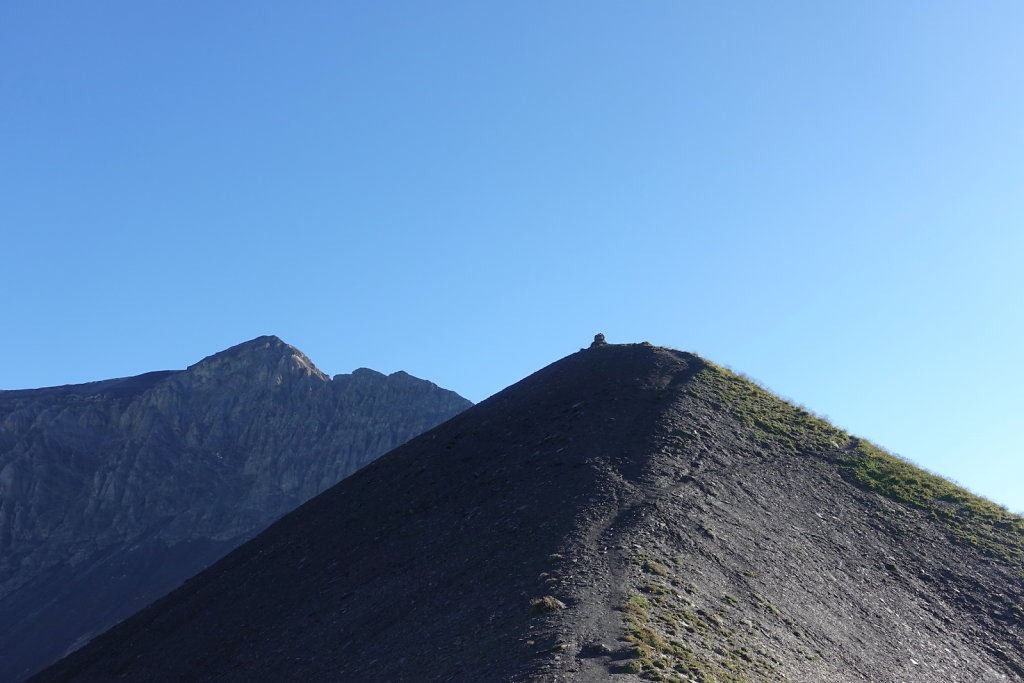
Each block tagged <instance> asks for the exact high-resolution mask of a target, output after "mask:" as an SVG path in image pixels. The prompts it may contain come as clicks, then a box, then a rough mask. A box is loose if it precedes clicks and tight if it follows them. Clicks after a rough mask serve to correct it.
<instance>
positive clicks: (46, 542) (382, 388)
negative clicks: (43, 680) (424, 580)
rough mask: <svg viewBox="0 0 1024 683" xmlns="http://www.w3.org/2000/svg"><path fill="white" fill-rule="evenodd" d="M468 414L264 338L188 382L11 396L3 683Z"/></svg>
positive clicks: (1, 498)
mask: <svg viewBox="0 0 1024 683" xmlns="http://www.w3.org/2000/svg"><path fill="white" fill-rule="evenodd" d="M469 405H471V404H470V402H469V401H466V400H465V399H463V398H461V397H460V396H458V395H457V394H455V393H453V392H450V391H446V390H444V389H440V388H438V387H437V386H435V385H434V384H432V383H430V382H426V381H423V380H419V379H415V378H413V377H411V376H409V375H407V374H405V373H403V372H398V373H395V374H393V375H390V376H385V375H382V374H380V373H377V372H374V371H372V370H366V369H361V370H357V371H355V372H354V373H352V374H351V375H337V376H335V377H334V378H333V379H331V378H328V377H327V376H326V375H324V374H323V373H322V372H320V371H319V370H318V369H316V367H315V366H314V365H313V364H312V363H311V362H310V361H309V359H308V358H306V357H305V356H304V355H303V354H302V353H301V352H299V351H298V350H297V349H295V348H294V347H291V346H289V345H288V344H285V343H284V342H282V341H281V340H280V339H278V338H276V337H260V338H258V339H254V340H252V341H249V342H246V343H244V344H240V345H238V346H235V347H232V348H230V349H228V350H226V351H223V352H221V353H218V354H215V355H213V356H210V357H209V358H206V359H204V360H203V361H201V362H199V363H197V364H195V365H193V366H191V367H189V368H188V369H187V370H182V371H168V372H151V373H147V374H145V375H139V376H138V377H129V378H122V379H114V380H107V381H102V382H92V383H89V384H80V385H71V386H63V387H50V388H45V389H33V390H25V391H4V392H0V681H18V680H21V679H23V678H24V677H26V676H28V675H29V674H31V673H34V672H35V671H38V670H39V669H41V668H42V667H44V666H46V665H48V664H50V663H52V662H54V661H56V660H57V659H58V658H60V657H61V656H63V655H64V654H66V653H67V652H68V651H69V649H73V648H75V647H77V646H79V645H81V644H82V643H84V642H86V641H87V640H88V639H89V638H91V637H93V636H95V635H97V634H98V633H100V632H102V631H104V630H105V629H107V628H109V627H110V626H112V625H113V624H115V623H117V622H118V621H120V620H121V619H124V618H125V617H127V616H129V615H131V614H133V613H134V612H136V611H138V610H139V609H141V608H142V607H144V606H146V605H147V604H149V603H150V602H152V601H153V600H155V599H156V598H158V597H160V596H161V595H163V594H164V593H166V592H167V591H169V590H171V589H173V588H175V587H177V586H179V585H180V584H181V582H182V581H184V580H185V579H187V578H188V577H190V576H192V575H194V574H195V573H196V572H198V571H200V570H201V569H203V568H204V567H206V566H208V565H209V564H210V563H212V562H213V561H215V560H217V559H218V558H220V557H222V556H223V555H224V554H226V553H227V552H228V551H230V550H231V549H233V548H235V547H237V546H238V545H239V544H240V543H242V542H243V541H245V540H247V539H249V538H250V537H252V536H253V535H254V534H255V533H257V532H258V531H260V530H262V529H263V528H265V527H266V526H267V525H268V524H269V523H271V522H272V521H274V520H275V519H277V518H278V517H280V516H281V515H283V514H284V513H286V512H289V511H290V510H293V509H294V508H295V507H297V506H298V505H300V504H301V503H303V502H304V501H306V500H308V499H309V498H311V497H313V496H314V495H316V494H317V493H320V492H321V491H323V490H324V489H325V488H327V487H328V486H331V485H333V484H335V483H336V482H337V481H339V480H340V479H342V478H343V477H345V476H347V475H348V474H351V473H352V472H353V471H355V470H356V469H358V468H359V467H361V466H363V465H365V464H366V463H368V462H370V461H371V460H373V459H374V458H376V457H377V456H379V455H381V454H382V453H385V452H386V451H388V450H390V449H392V448H394V447H395V446H397V445H399V444H401V443H403V442H404V441H406V440H408V439H409V438H411V437H413V436H416V435H417V434H419V433H421V432H423V431H424V430H426V429H428V428H430V427H433V426H435V425H436V424H438V423H440V422H443V421H444V420H446V419H448V418H449V417H451V416H453V415H455V414H456V413H458V412H459V411H461V410H464V409H465V408H466V407H468V406H469Z"/></svg>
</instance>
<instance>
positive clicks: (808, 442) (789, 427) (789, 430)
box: [698, 361, 850, 453]
mask: <svg viewBox="0 0 1024 683" xmlns="http://www.w3.org/2000/svg"><path fill="white" fill-rule="evenodd" d="M705 362H706V363H707V365H706V366H705V367H704V368H702V369H701V371H700V373H699V375H698V377H700V378H701V379H703V380H704V381H703V382H702V385H703V388H706V389H707V390H709V391H708V393H710V396H707V395H705V396H702V398H705V399H707V398H711V399H712V400H717V401H718V402H720V403H722V404H723V405H725V406H726V407H728V408H729V409H730V411H731V412H732V413H733V414H734V415H736V417H737V418H739V420H740V422H742V423H743V424H744V425H745V426H746V427H747V431H748V434H749V435H750V438H751V439H753V440H754V441H755V442H764V441H775V442H777V443H778V444H779V445H780V446H782V447H783V448H784V449H786V450H789V451H790V452H793V453H797V452H799V451H801V450H804V449H808V448H813V449H825V448H829V447H832V448H835V447H838V446H842V445H843V444H845V443H847V442H848V441H849V439H850V437H849V435H848V434H847V433H846V432H844V431H843V430H841V429H838V428H836V427H834V426H832V425H831V424H829V422H828V421H827V420H824V419H822V418H820V417H818V416H817V415H814V414H813V413H811V412H810V411H808V410H807V409H806V408H802V407H799V406H795V405H793V404H792V403H790V402H788V401H784V400H783V399H781V398H779V397H778V396H776V395H774V394H773V393H771V392H770V391H768V390H767V389H765V388H763V387H761V386H759V385H758V384H757V383H756V382H754V381H753V380H751V379H750V378H748V377H743V376H740V375H737V374H736V373H733V372H730V371H729V370H726V369H725V368H722V367H719V366H717V365H715V364H714V363H710V362H707V361H705ZM702 393H704V392H702Z"/></svg>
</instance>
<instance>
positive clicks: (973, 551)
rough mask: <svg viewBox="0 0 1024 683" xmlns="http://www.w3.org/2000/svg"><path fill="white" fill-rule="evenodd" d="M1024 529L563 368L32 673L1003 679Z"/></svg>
mask: <svg viewBox="0 0 1024 683" xmlns="http://www.w3.org/2000/svg"><path fill="white" fill-rule="evenodd" d="M1022 557H1024V520H1022V519H1021V518H1020V517H1017V516H1015V515H1012V514H1010V513H1008V512H1006V511H1005V510H1004V509H1002V508H1000V507H998V506H996V505H994V504H992V503H990V502H988V501H985V500H983V499H980V498H977V497H975V496H973V495H971V494H969V493H967V492H965V491H963V490H962V489H959V488H957V487H956V486H954V485H952V484H950V483H949V482H947V481H945V480H943V479H940V478H939V477H935V476H932V475H930V474H928V473H926V472H923V471H922V470H920V469H918V468H916V467H914V466H913V465H911V464H909V463H907V462H905V461H903V460H900V459H898V458H895V457H893V456H891V455H889V454H887V453H884V452H882V451H880V450H879V449H877V448H875V447H874V446H872V445H870V444H869V443H867V442H865V441H862V440H860V439H857V438H854V437H851V436H850V435H848V434H846V433H844V432H842V431H841V430H839V429H836V428H835V427H833V426H831V425H829V424H828V423H827V422H825V421H823V420H820V419H818V418H817V417H815V416H814V415H812V414H810V413H809V412H807V411H806V410H803V409H801V408H798V407H795V406H793V405H790V404H788V403H786V402H784V401H781V400H779V399H778V398H776V397H774V396H772V395H771V394H770V393H768V392H766V391H764V390H763V389H761V388H759V387H758V386H756V385H755V384H753V383H751V382H749V381H747V380H745V379H743V378H741V377H738V376H736V375H734V374H732V373H730V372H728V371H726V370H724V369H722V368H720V367H718V366H715V365H714V364H711V363H709V362H707V361H704V360H702V359H701V358H699V357H697V356H694V355H691V354H688V353H684V352H680V351H674V350H669V349H664V348H658V347H653V346H650V345H648V344H631V345H616V344H604V345H600V344H599V345H596V346H594V347H592V348H590V349H587V350H581V351H580V352H579V353H575V354H572V355H570V356H568V357H567V358H565V359H563V360H560V361H558V362H556V363H554V364H552V365H550V366H548V367H546V368H544V369H542V370H540V371H539V372H537V373H535V374H534V375H532V376H530V377H528V378H526V379H524V380H523V381H521V382H519V383H518V384H516V385H513V386H512V387H509V388H508V389H506V390H504V391H502V392H501V393H499V394H497V395H495V396H493V397H492V398H490V399H488V400H487V401H484V402H483V403H481V404H479V405H477V406H475V407H473V408H471V409H469V410H467V411H465V412H463V413H461V414H460V415H458V416H457V417H455V418H453V419H452V420H450V421H448V422H446V423H445V424H443V425H441V426H439V427H437V428H435V429H433V430H431V431H429V432H427V433H425V434H423V435H421V436H419V437H417V438H415V439H413V440H411V441H410V442H409V443H407V444H405V445H404V446H401V447H399V448H397V449H395V450H394V451H392V452H390V453H389V454H387V455H385V456H383V457H382V458H380V459H378V460H376V461H375V462H373V463H372V464H370V465H369V466H367V467H365V468H363V469H362V470H360V471H359V472H357V473H356V474H355V475H353V476H351V477H349V478H347V479H345V480H344V481H342V482H341V483H340V484H338V485H337V486H334V487H333V488H331V489H329V490H328V491H326V492H325V493H323V494H321V495H320V496H318V497H316V498H314V499H313V500H311V501H310V502H308V503H306V504H305V505H303V506H302V507H300V508H299V509H298V510H296V511H295V512H293V513H291V514H289V515H287V516H286V517H284V518H282V519H281V520H280V521H278V522H277V523H275V524H274V525H272V526H271V527H270V528H268V529H267V530H266V531H265V532H263V533H262V534H260V535H258V536H257V537H255V538H254V539H253V540H251V541H250V542H248V543H246V544H245V545H243V546H241V547H240V548H238V549H236V550H235V551H234V552H232V553H231V554H229V555H228V556H227V557H225V558H224V559H223V560H221V561H220V562H218V563H217V564H215V565H214V566H212V567H211V568H209V569H207V570H206V571H204V572H203V573H201V574H199V575H198V576H197V577H195V578H194V579H192V580H190V581H188V582H187V583H186V584H185V585H184V586H182V587H181V588H179V589H178V590H176V591H174V592H173V593H171V594H169V595H168V596H166V597H165V598H163V599H162V600H160V601H158V602H157V603H155V604H154V605H152V606H150V607H148V608H147V609H145V610H143V611H142V612H140V613H139V614H137V615H135V616H134V617H132V618H131V619H128V620H126V621H125V622H123V623H121V624H120V625H118V626H117V627H115V628H113V629H111V630H110V631H108V632H107V633H105V634H104V635H102V636H101V637H99V638H97V639H95V640H94V641H93V642H92V643H90V644H89V645H88V646H87V647H85V648H83V649H81V650H79V651H78V652H75V653H74V654H72V655H71V656H69V657H67V658H65V659H64V660H62V661H61V662H59V663H58V664H57V665H55V666H54V667H52V668H50V669H48V670H46V671H45V672H43V673H42V674H41V675H40V676H39V677H38V678H37V679H36V680H38V681H107V680H119V681H166V680H190V681H285V680H307V681H314V680H323V681H359V682H361V681H465V682H467V683H468V682H474V683H478V682H481V681H581V682H582V681H588V682H589V681H623V682H627V681H639V680H655V681H808V682H810V681H814V682H820V681H964V682H970V683H976V682H978V681H1000V680H1021V679H1022V678H1024V654H1022V653H1024V639H1022V638H1024V613H1022V609H1024V581H1022V577H1024V574H1022Z"/></svg>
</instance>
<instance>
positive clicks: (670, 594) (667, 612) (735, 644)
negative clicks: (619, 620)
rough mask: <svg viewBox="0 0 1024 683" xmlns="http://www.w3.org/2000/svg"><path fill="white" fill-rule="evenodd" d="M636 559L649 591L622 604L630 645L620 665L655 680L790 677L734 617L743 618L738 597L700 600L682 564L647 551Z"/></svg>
mask: <svg viewBox="0 0 1024 683" xmlns="http://www.w3.org/2000/svg"><path fill="white" fill-rule="evenodd" d="M634 559H635V563H636V565H637V567H636V569H639V574H640V577H645V579H646V584H645V585H644V587H643V588H642V590H643V592H644V593H646V595H642V594H640V593H633V594H631V595H630V596H629V597H628V599H627V600H626V602H625V603H624V604H623V605H622V606H621V608H620V609H621V610H622V612H623V614H624V619H625V626H626V634H625V638H624V640H625V641H626V642H627V643H629V644H630V646H631V648H630V652H629V657H628V658H627V659H626V660H625V661H623V662H622V663H620V664H619V665H618V666H617V668H616V671H618V672H620V673H633V674H638V675H639V676H640V677H641V678H644V679H647V680H650V681H679V682H683V681H699V682H700V683H748V682H750V681H781V680H785V679H784V677H783V676H782V675H781V673H780V672H779V671H778V665H779V664H780V661H779V660H778V659H777V658H776V657H774V656H773V655H772V654H771V653H770V652H767V651H765V650H763V649H760V648H758V647H757V646H756V645H754V644H753V642H748V641H749V637H750V636H749V633H748V632H747V631H746V630H745V629H741V628H737V626H739V624H738V623H734V622H737V621H738V620H739V617H738V616H736V615H734V614H732V613H731V612H733V611H734V608H735V607H737V606H738V605H739V600H738V599H737V598H734V597H732V596H723V597H722V598H721V600H716V601H714V602H716V603H718V604H717V606H715V607H710V606H709V607H701V606H698V605H697V604H696V603H695V602H694V600H693V599H691V598H696V597H697V596H695V595H693V593H694V592H695V591H696V588H695V586H693V584H689V586H684V583H683V581H682V579H681V578H680V577H679V575H678V574H679V568H678V567H676V566H674V565H673V564H672V563H670V562H666V561H657V560H654V559H652V558H651V557H650V556H649V555H646V554H640V555H639V556H637V557H636V558H634ZM670 567H671V568H670ZM636 569H635V570H634V571H636ZM638 578H639V577H638ZM641 580H644V579H641Z"/></svg>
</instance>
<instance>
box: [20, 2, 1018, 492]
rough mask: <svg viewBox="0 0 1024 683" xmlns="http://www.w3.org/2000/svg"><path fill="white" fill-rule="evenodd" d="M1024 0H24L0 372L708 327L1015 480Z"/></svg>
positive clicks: (355, 360)
mask: <svg viewBox="0 0 1024 683" xmlns="http://www.w3.org/2000/svg"><path fill="white" fill-rule="evenodd" d="M1022 29H1024V4H1021V3H1020V2H1016V1H1014V2H995V1H993V2H982V3H973V2H971V3H965V2H942V1H939V0H927V1H921V2H913V1H909V0H908V1H906V2H898V3H894V2H889V1H885V2H877V1H876V2H856V3H852V2H848V3H838V2H829V3H822V2H812V1H807V2H786V1H782V2H771V3H767V2H754V1H750V2H731V3H711V2H699V3H698V2H685V1H682V0H672V1H667V0H665V1H649V2H648V1H641V2H628V3H627V2H606V1H601V0H587V1H586V2H583V1H570V0H565V1H564V2H562V1H560V2H550V1H549V0H545V1H543V2H539V1H537V2H533V1H528V0H524V1H521V2H480V1H479V0H466V1H464V2H445V1H441V0H439V1H437V2H423V1H422V0H414V1H408V2H402V1H398V0H396V1H391V2H368V1H367V2H356V1H349V2H343V1H340V0H330V1H323V2H309V1H303V0H297V1H296V2H288V3H282V2H258V1H255V0H246V1H245V2H242V1H241V0H237V1H233V2H230V1H224V2H209V1H208V0H203V1H202V2H198V1H190V0H175V1H174V2H164V1H156V0H155V1H153V2H137V1H135V0H131V1H128V0H124V1H116V0H100V1H98V2H72V1H58V0H54V1H48V2H32V1H28V0H12V1H10V2H4V3H2V4H0V245H2V249H0V292H2V296H3V299H2V302H3V305H2V317H0V321H2V322H0V325H2V331H3V334H0V359H2V360H0V388H6V389H17V388H26V387H37V386H46V385H52V384H64V383H72V382H83V381H90V380H96V379H102V378H109V377H118V376H125V375H131V374H138V373H141V372H146V371H149V370H156V369H172V368H183V367H185V366H187V365H189V364H191V363H194V362H196V361H197V360H199V359H201V358H202V357H204V356H206V355H209V354H211V353H214V352H216V351H218V350H220V349H223V348H226V347H228V346H231V345H233V344H236V343H239V342H241V341H244V340H247V339H250V338H252V337H255V336H258V335H261V334H276V335H278V336H279V337H281V338H282V339H284V340H285V341H287V342H288V343H290V344H293V345H295V346H297V347H298V348H300V349H302V350H303V351H304V352H306V353H307V354H308V355H309V356H310V357H311V359H312V360H313V361H314V362H315V363H316V364H317V365H318V366H319V367H320V368H321V369H323V370H324V371H325V372H328V373H331V374H335V373H341V372H350V371H351V370H353V369H355V368H357V367H361V366H366V367H372V368H374V369H377V370H381V371H384V372H393V371H395V370H399V369H403V370H406V371H408V372H410V373H412V374H414V375H417V376H420V377H424V378H427V379H430V380H432V381H434V382H436V383H438V384H440V385H442V386H444V387H447V388H450V389H454V390H456V391H458V392H459V393H461V394H463V395H464V396H466V397H468V398H470V399H473V400H481V399H483V398H485V397H487V396H488V395H490V394H492V393H494V392H496V391H498V390H499V389H501V388H503V387H504V386H506V385H508V384H510V383H512V382H514V381H516V380H518V379H520V378H521V377H523V376H525V375H527V374H529V373H530V372H533V371H534V370H536V369H538V368H540V367H541V366H543V365H546V364H547V363H549V362H552V361H554V360H556V359H557V358H560V357H562V356H564V355H566V354H568V353H571V352H573V351H576V350H577V349H579V348H580V347H581V346H585V345H587V344H588V343H589V341H590V339H591V338H592V335H593V334H594V333H596V332H599V331H600V332H604V333H605V334H607V335H608V338H609V341H612V342H636V341H643V340H648V341H650V342H652V343H655V344H659V345H665V346H672V347H676V348H681V349H686V350H692V351H696V352H698V353H700V354H702V355H704V356H706V357H708V358H710V359H712V360H714V361H716V362H719V363H722V364H725V365H728V366H730V367H732V368H733V369H735V370H737V371H740V372H745V373H747V374H748V375H750V376H752V377H754V378H756V379H759V380H761V381H762V382H763V383H764V384H766V385H767V386H768V387H769V388H771V389H772V390H774V391H776V392H778V393H780V394H782V395H785V396H788V397H791V398H792V399H794V400H796V401H798V402H800V403H803V404H805V405H807V406H808V407H809V408H811V409H812V410H815V411H817V412H818V413H823V414H826V415H828V416H829V417H830V418H831V419H832V420H833V421H834V422H835V423H836V424H838V425H839V426H841V427H843V428H845V429H847V430H849V431H851V432H853V433H855V434H857V435H859V436H863V437H865V438H868V439H870V440H873V441H875V442H876V443H878V444H879V445H881V446H883V447H886V448H889V449H890V450H892V451H894V452H897V453H899V454H902V455H903V456H905V457H907V458H909V459H911V460H912V461H914V462H916V463H918V464H920V465H922V466H925V467H927V468H929V469H931V470H933V471H936V472H938V473H940V474H943V475H946V476H949V477H952V478H954V479H955V480H957V481H959V482H961V483H962V484H964V485H966V486H968V487H969V488H971V489H972V490H974V491H976V492H979V493H982V494H984V495H986V496H988V497H990V498H993V499H994V500H996V501H998V502H1000V503H1003V504H1005V505H1007V506H1008V507H1010V508H1011V509H1013V510H1015V511H1018V512H1021V511H1024V462H1022V458H1021V455H1022V453H1021V437H1020V433H1021V428H1022V427H1024V419H1022V415H1024V390H1022V387H1024V365H1022V362H1021V355H1020V352H1021V347H1022V344H1021V339H1022V337H1024V314H1022V303H1024V275H1022V268H1021V262H1022V254H1024V221H1022V219H1024V68H1022V65H1024V41H1022V40H1021V38H1020V37H1021V32H1022Z"/></svg>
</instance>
